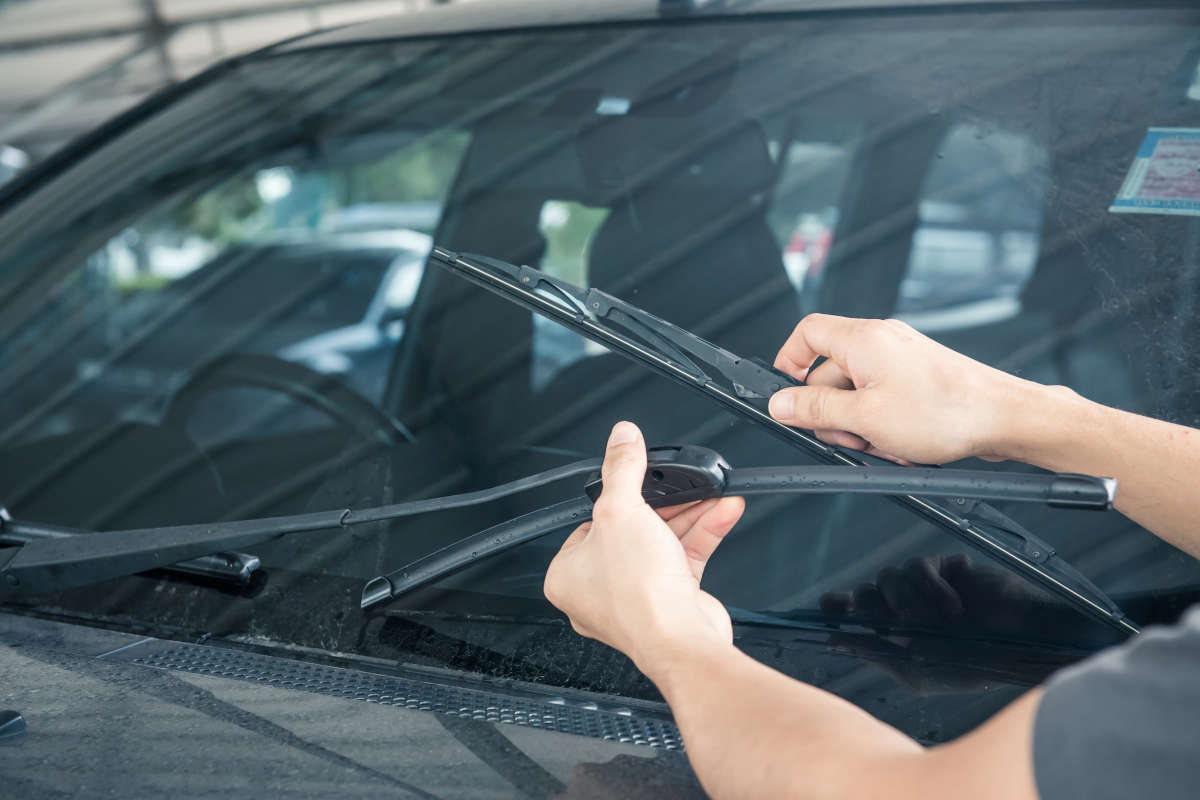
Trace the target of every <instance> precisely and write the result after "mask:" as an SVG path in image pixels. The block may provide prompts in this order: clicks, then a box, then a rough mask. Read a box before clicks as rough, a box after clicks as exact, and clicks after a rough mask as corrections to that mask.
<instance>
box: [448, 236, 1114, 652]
mask: <svg viewBox="0 0 1200 800" xmlns="http://www.w3.org/2000/svg"><path fill="white" fill-rule="evenodd" d="M430 260H431V261H433V262H435V263H437V264H440V265H441V266H443V267H445V268H446V269H448V270H450V271H451V272H454V273H455V274H457V275H460V276H462V277H463V278H466V279H467V280H469V281H471V282H472V283H475V284H477V285H479V286H482V287H483V288H485V289H488V290H490V291H492V292H495V293H497V294H499V295H501V296H502V297H505V298H507V299H509V300H511V301H512V302H514V303H517V304H518V305H521V306H524V307H526V308H528V309H530V310H532V311H535V312H537V313H539V314H542V315H543V316H546V317H548V318H550V319H552V320H555V321H557V322H559V323H560V324H562V325H564V326H565V327H567V328H570V329H571V330H574V331H577V332H578V333H580V334H582V335H583V336H586V337H587V338H589V339H592V340H593V341H596V342H598V343H600V344H602V345H604V346H605V347H607V348H609V349H610V350H612V351H614V352H617V353H620V354H622V355H624V356H625V357H627V358H629V359H631V360H633V361H637V362H639V363H641V364H644V365H645V366H647V367H649V368H650V369H652V370H654V371H655V372H657V373H659V374H660V375H663V376H665V377H667V378H670V379H672V380H674V381H676V382H678V383H680V384H682V385H684V386H687V387H688V388H690V389H692V390H694V391H699V392H701V393H702V394H704V395H706V396H707V397H710V398H712V399H713V400H715V401H716V402H718V403H720V404H721V405H723V406H725V407H726V408H728V409H729V410H730V411H732V412H733V413H735V414H737V415H739V416H741V417H743V418H745V419H748V420H750V421H751V422H753V423H754V424H756V425H758V426H759V427H760V428H763V429H764V430H766V431H767V432H768V433H770V434H771V435H773V436H775V437H777V438H779V439H782V440H783V441H785V442H787V443H788V444H790V445H792V446H794V447H798V448H800V449H801V450H804V451H805V452H807V453H809V454H810V455H812V456H813V457H814V458H816V459H817V460H818V461H822V462H824V463H826V464H835V465H842V466H847V467H862V466H866V465H867V462H865V461H863V460H862V459H861V458H860V457H859V456H858V455H857V454H854V453H852V452H851V451H847V450H844V449H842V448H839V447H834V446H832V445H827V444H825V443H824V442H822V441H821V440H819V439H817V438H816V436H814V435H811V432H808V431H802V430H800V429H797V428H792V427H789V426H787V425H784V424H783V423H781V422H778V421H777V420H775V419H774V418H773V417H772V416H771V415H770V412H769V411H768V409H767V400H768V399H769V398H770V396H771V395H772V394H773V393H774V392H775V391H777V390H778V389H780V388H783V387H787V386H797V385H800V384H799V382H797V381H795V380H793V379H792V378H791V377H789V376H787V375H784V374H783V373H780V372H778V371H776V370H774V369H772V368H770V367H768V366H766V364H764V363H763V362H761V361H758V360H757V359H749V358H743V357H741V356H739V355H737V354H735V353H731V352H729V351H728V350H724V349H722V348H720V347H718V346H716V345H714V344H712V343H711V342H707V341H705V340H704V339H701V338H700V337H698V336H696V335H695V334H692V333H691V332H689V331H687V330H684V329H683V328H680V327H679V326H677V325H673V324H672V323H670V322H667V321H666V320H663V319H660V318H658V317H656V316H654V315H653V314H650V313H648V312H646V311H643V310H642V309H639V308H637V307H636V306H634V305H632V304H631V303H627V302H625V301H623V300H620V299H619V298H616V297H613V296H611V295H609V294H606V293H604V292H601V291H599V290H597V289H582V288H580V287H578V286H574V285H573V284H570V283H568V282H566V281H562V280H559V279H557V278H554V277H551V276H550V275H547V274H545V273H544V272H541V271H539V270H536V269H532V268H530V267H524V266H522V267H518V266H515V265H513V264H509V263H507V262H504V261H500V260H499V259H495V258H489V257H486V256H478V255H470V254H464V253H455V252H452V251H449V250H446V249H445V248H441V247H435V248H433V251H432V253H431V254H430ZM892 499H893V500H895V501H896V502H897V503H899V504H900V505H902V506H904V507H905V508H908V509H909V510H910V511H913V512H914V513H917V514H919V515H921V516H923V517H925V518H926V519H928V520H930V521H931V522H933V523H934V524H935V525H938V526H939V527H941V528H942V529H943V530H945V531H947V532H949V533H951V534H953V535H955V536H957V537H959V538H960V539H962V540H964V541H965V542H967V543H968V544H970V545H971V546H973V547H975V548H977V549H979V550H982V551H984V552H986V553H989V554H990V555H992V556H994V557H996V558H997V559H998V560H999V561H1000V562H1001V563H1003V564H1004V565H1005V566H1006V567H1008V568H1010V569H1012V570H1014V571H1015V572H1019V573H1021V574H1022V575H1024V576H1026V577H1028V578H1030V579H1031V580H1033V581H1035V582H1037V583H1039V584H1041V585H1042V586H1044V587H1045V588H1047V589H1049V590H1050V591H1052V592H1054V593H1056V594H1058V595H1061V596H1062V597H1064V598H1065V599H1067V600H1068V601H1069V602H1072V603H1074V604H1075V605H1077V606H1078V607H1080V608H1081V609H1084V610H1086V611H1087V612H1088V613H1090V614H1091V615H1092V616H1094V617H1097V618H1099V619H1102V620H1104V621H1105V622H1107V623H1109V624H1111V625H1114V626H1115V627H1117V628H1119V629H1120V630H1122V631H1123V632H1125V633H1134V632H1136V631H1137V626H1135V625H1133V624H1132V623H1131V622H1129V620H1128V618H1126V617H1125V615H1124V614H1123V613H1122V612H1121V610H1120V608H1118V607H1117V606H1116V605H1115V604H1112V603H1109V602H1103V603H1099V604H1098V603H1097V602H1096V600H1095V597H1096V595H1095V593H1092V592H1088V593H1080V592H1078V591H1076V589H1075V588H1073V587H1075V586H1079V585H1081V584H1080V583H1079V581H1078V578H1082V575H1079V573H1078V572H1075V573H1074V575H1072V576H1070V577H1068V578H1067V579H1066V580H1065V581H1064V579H1063V577H1062V576H1059V575H1056V574H1055V573H1054V571H1053V570H1051V569H1048V568H1047V567H1046V562H1047V559H1046V556H1045V554H1046V552H1047V551H1045V550H1037V551H1036V553H1037V554H1036V555H1035V553H1034V551H1032V550H1030V551H1029V552H1027V553H1026V552H1023V551H1022V550H1021V548H1019V547H998V546H997V544H996V537H995V535H994V533H993V532H992V531H989V530H987V529H986V528H985V527H984V526H982V525H977V524H974V523H973V522H972V521H971V519H970V518H968V517H967V516H965V515H964V514H962V513H955V512H954V511H951V510H950V509H949V508H947V507H946V506H944V505H942V504H939V503H937V502H935V501H933V500H930V499H928V498H924V497H918V496H916V495H913V494H904V495H894V496H893V497H892ZM973 508H974V509H976V513H977V514H978V515H979V516H985V517H988V518H989V519H988V522H989V524H995V522H994V520H995V519H996V518H1001V519H1003V520H1005V522H1004V524H1002V525H998V527H999V528H1001V529H1003V530H1004V531H1006V532H1015V535H1017V536H1018V537H1019V538H1022V539H1027V538H1029V537H1030V536H1032V534H1029V533H1028V531H1024V530H1023V529H1022V528H1021V527H1020V526H1019V525H1018V524H1017V523H1016V522H1014V521H1012V520H1009V519H1007V518H1006V517H1004V515H1003V514H1001V513H1000V512H999V511H997V510H996V509H994V508H991V507H989V506H986V505H984V504H976V505H974V506H973ZM1085 583H1086V579H1085ZM1088 585H1090V584H1088ZM1093 588H1094V587H1093Z"/></svg>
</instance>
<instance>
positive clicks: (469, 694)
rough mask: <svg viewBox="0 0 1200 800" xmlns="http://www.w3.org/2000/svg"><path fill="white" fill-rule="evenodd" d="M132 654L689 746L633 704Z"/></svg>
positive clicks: (223, 658)
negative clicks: (605, 703)
mask: <svg viewBox="0 0 1200 800" xmlns="http://www.w3.org/2000/svg"><path fill="white" fill-rule="evenodd" d="M149 644H150V646H149V647H144V646H143V647H137V648H133V649H132V651H131V652H127V654H126V656H125V657H126V658H127V659H128V660H129V661H131V662H133V663H135V664H141V665H143V666H147V667H157V668H159V669H169V670H182V671H184V672H193V673H196V674H198V675H214V676H217V677H221V678H233V679H236V680H243V681H257V682H260V683H265V684H269V685H271V686H278V687H280V688H284V689H295V690H298V691H302V692H314V693H316V694H323V695H329V696H331V697H343V698H346V699H348V700H362V701H364V702H367V703H381V704H383V705H390V706H397V707H400V708H411V709H416V710H419V711H432V712H435V713H438V714H450V715H452V716H456V717H463V718H465V719H477V720H483V721H486V722H505V723H509V724H512V725H522V726H525V727H529V728H541V729H543V730H551V731H557V732H559V733H572V734H576V735H579V736H590V737H592V738H596V739H607V740H609V741H614V742H628V743H632V744H639V745H645V746H648V747H658V748H663V749H666V750H683V741H682V739H681V738H680V736H679V729H678V728H676V727H675V726H674V725H673V724H672V723H670V722H666V721H663V720H659V719H655V718H652V717H646V716H643V715H639V714H638V713H637V712H635V711H632V710H630V709H627V708H618V707H614V708H612V709H607V708H601V707H599V706H598V705H597V704H596V703H592V702H577V701H573V700H567V699H563V698H560V697H552V696H550V697H548V698H547V699H541V698H539V697H537V696H528V695H527V696H519V695H516V694H512V695H510V694H507V693H499V692H490V691H486V690H481V689H471V688H464V687H460V686H453V685H445V684H441V683H435V682H432V681H423V680H417V679H413V678H403V677H396V676H392V675H379V674H375V673H371V672H358V671H355V670H349V669H342V668H339V667H330V666H325V665H323V664H311V663H307V662H303V661H292V660H290V659H286V658H277V657H274V656H264V655H259V654H257V653H247V652H243V651H240V650H227V649H224V648H217V647H206V646H202V645H188V644H176V643H173V642H164V641H153V642H152V643H149Z"/></svg>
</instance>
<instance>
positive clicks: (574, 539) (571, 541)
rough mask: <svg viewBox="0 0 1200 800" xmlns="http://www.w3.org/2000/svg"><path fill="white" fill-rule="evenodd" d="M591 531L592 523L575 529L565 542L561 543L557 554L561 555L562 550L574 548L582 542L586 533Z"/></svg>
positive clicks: (586, 523)
mask: <svg viewBox="0 0 1200 800" xmlns="http://www.w3.org/2000/svg"><path fill="white" fill-rule="evenodd" d="M591 529H592V523H590V522H585V523H583V524H582V525H580V526H579V527H578V528H576V529H575V530H573V531H571V535H570V536H568V537H567V539H566V541H564V542H563V543H562V547H560V548H559V552H560V553H561V552H562V551H563V550H569V549H571V548H572V547H574V546H575V545H577V544H579V543H580V542H582V541H583V540H584V539H586V538H587V535H588V531H590V530H591Z"/></svg>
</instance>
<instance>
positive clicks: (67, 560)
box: [0, 458, 600, 594]
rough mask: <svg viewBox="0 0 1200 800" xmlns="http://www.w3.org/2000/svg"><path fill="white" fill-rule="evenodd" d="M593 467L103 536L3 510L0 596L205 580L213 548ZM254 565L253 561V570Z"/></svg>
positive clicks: (478, 496) (496, 491)
mask: <svg viewBox="0 0 1200 800" xmlns="http://www.w3.org/2000/svg"><path fill="white" fill-rule="evenodd" d="M599 468H600V459H598V458H593V459H587V460H585V461H578V462H575V463H573V464H568V465H566V466H564V467H558V468H556V469H552V470H547V471H545V472H539V473H537V474H535V475H530V476H528V477H525V478H520V479H518V480H515V481H512V482H510V483H506V484H503V485H500V486H495V487H492V488H490V489H481V490H479V491H476V492H466V493H464V494H457V495H449V496H447V497H435V498H430V499H428V500H411V501H408V502H405V503H395V504H392V505H386V506H378V507H375V508H366V509H361V510H357V511H355V510H351V509H348V508H344V509H336V510H333V511H316V512H312V513H308V514H293V515H290V516H286V517H266V518H263V519H247V520H237V521H235V522H212V523H204V524H199V525H172V526H166V527H159V528H142V529H138V530H127V531H108V532H103V533H99V532H88V531H68V530H66V529H61V528H55V527H53V526H49V525H44V524H41V523H31V522H23V521H21V520H18V519H13V518H11V517H9V516H8V514H7V512H4V513H2V514H0V594H4V593H5V592H17V593H22V594H34V593H38V592H51V591H61V590H63V589H71V588H75V587H78V586H87V585H89V584H93V583H99V582H101V581H106V580H110V579H112V578H120V577H123V576H125V575H134V574H136V573H139V572H146V571H148V570H152V569H162V568H167V567H170V568H171V569H172V571H175V572H186V573H190V574H193V575H196V574H204V575H205V576H207V577H211V576H212V574H211V573H212V572H214V571H219V569H220V565H219V563H214V562H213V560H212V559H206V558H204V557H206V556H210V555H211V554H214V553H225V552H227V551H230V550H237V549H240V548H243V547H251V546H253V545H255V544H259V543H261V542H265V541H269V540H271V539H275V538H277V537H280V536H286V535H288V534H292V533H304V532H307V531H318V530H327V529H334V528H346V527H350V526H353V525H364V524H367V523H370V522H381V521H384V520H389V519H398V518H400V517H407V516H413V515H415V514H426V513H430V512H433V511H446V510H449V509H452V508H463V507H466V506H472V505H478V504H480V503H487V502H491V501H493V500H498V499H501V498H504V497H508V496H509V495H512V494H515V493H517V492H523V491H527V490H529V489H534V488H537V487H539V486H544V485H546V484H548V483H552V482H554V481H559V480H563V479H564V478H571V477H575V476H579V475H585V474H591V473H592V472H594V471H595V470H597V469H599ZM0 508H2V507H0ZM3 545H15V546H11V547H3ZM197 559H199V561H197ZM218 561H219V559H218ZM255 561H256V562H257V559H255ZM180 562H183V563H180ZM257 566H258V565H257V563H255V564H254V567H255V568H257ZM204 567H208V568H209V570H208V573H202V572H201V571H200V570H202V569H203V568H204Z"/></svg>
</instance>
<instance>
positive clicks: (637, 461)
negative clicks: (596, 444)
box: [596, 422, 646, 511]
mask: <svg viewBox="0 0 1200 800" xmlns="http://www.w3.org/2000/svg"><path fill="white" fill-rule="evenodd" d="M600 475H601V478H602V479H603V481H604V490H603V491H602V492H601V494H600V498H599V499H598V500H597V501H596V509H597V511H600V510H602V509H603V508H612V507H613V506H614V505H615V504H616V505H619V504H621V503H631V502H634V503H641V502H643V501H642V481H643V480H644V479H645V477H646V445H645V443H643V441H642V432H641V431H640V430H638V427H637V426H636V425H634V424H633V423H632V422H618V423H617V424H616V425H614V426H613V429H612V433H611V434H609V437H608V449H607V450H606V451H605V453H604V466H603V467H601V468H600Z"/></svg>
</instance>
